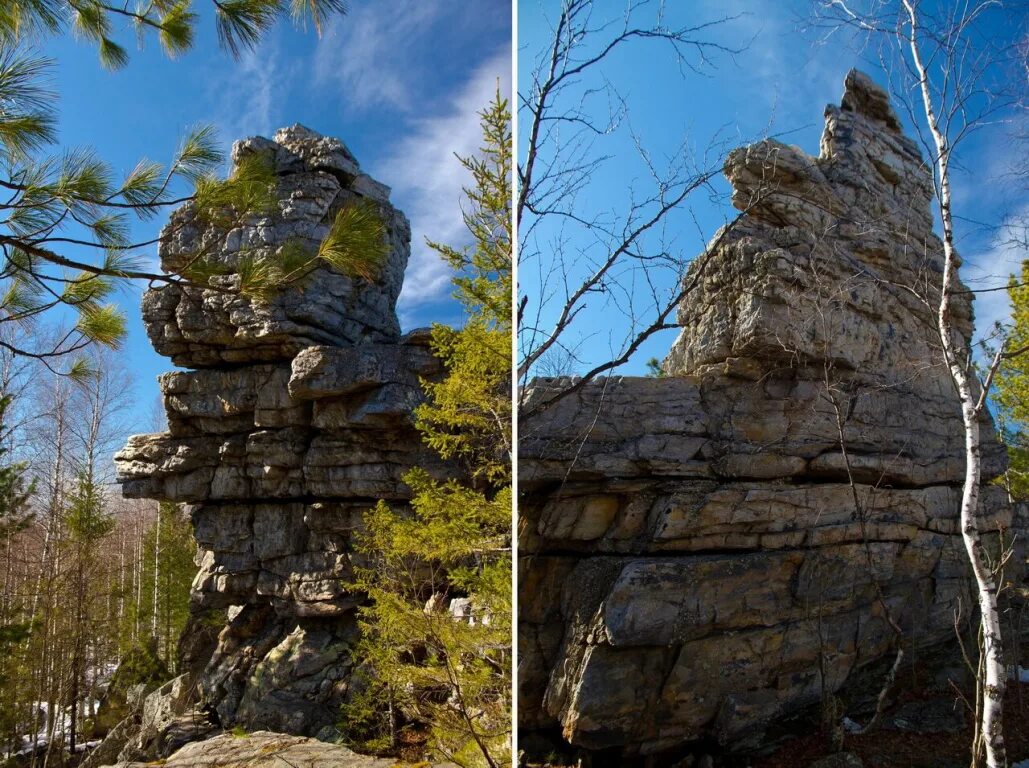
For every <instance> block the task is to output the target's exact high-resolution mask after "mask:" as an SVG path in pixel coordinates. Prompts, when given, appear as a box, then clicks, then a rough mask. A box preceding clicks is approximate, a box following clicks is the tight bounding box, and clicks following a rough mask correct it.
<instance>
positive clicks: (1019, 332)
mask: <svg viewBox="0 0 1029 768" xmlns="http://www.w3.org/2000/svg"><path fill="white" fill-rule="evenodd" d="M1027 281H1029V262H1023V263H1022V274H1021V276H1020V278H1019V279H1018V280H1016V279H1015V278H1014V276H1013V277H1012V278H1011V281H1010V283H1009V287H1008V296H1009V297H1010V298H1011V308H1012V327H1011V329H1010V331H1009V333H1008V334H1007V344H1006V349H1008V350H1019V349H1022V348H1024V347H1025V346H1026V345H1029V286H1027V285H1026V283H1027ZM992 400H993V402H994V403H995V404H996V406H997V421H998V424H999V426H1000V430H1001V435H1002V436H1003V438H1004V443H1005V444H1006V445H1007V449H1008V460H1009V462H1010V463H1009V467H1008V471H1007V473H1005V476H1004V477H1003V478H1001V481H1002V482H1004V483H1005V485H1007V487H1008V491H1009V492H1010V493H1011V495H1012V496H1013V497H1015V498H1017V499H1022V500H1025V499H1029V438H1027V432H1026V430H1027V428H1029V354H1021V355H1017V356H1015V357H1010V358H1007V359H1005V360H1004V361H1003V362H1002V363H1001V367H1000V368H999V369H998V371H997V375H996V378H995V379H994V389H993V393H992Z"/></svg>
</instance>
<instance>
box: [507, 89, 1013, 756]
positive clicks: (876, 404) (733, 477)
mask: <svg viewBox="0 0 1029 768" xmlns="http://www.w3.org/2000/svg"><path fill="white" fill-rule="evenodd" d="M725 172H726V176H727V177H728V178H729V180H730V182H731V183H732V185H733V202H734V204H735V205H736V207H737V208H739V209H740V210H741V211H744V212H745V213H744V215H743V216H742V217H741V219H740V220H739V222H738V223H737V224H736V225H735V226H733V227H732V228H730V229H727V230H723V231H722V232H720V233H718V235H716V237H715V239H714V241H713V242H712V244H711V246H710V247H709V249H708V252H707V254H706V255H702V256H699V257H698V258H697V259H696V260H695V261H694V262H693V264H692V266H691V268H690V272H689V274H688V275H687V276H686V280H687V281H688V282H694V281H695V283H696V288H695V289H694V290H693V291H692V292H691V293H690V294H689V295H688V296H687V298H686V299H685V300H684V301H683V303H682V304H681V305H680V308H679V322H680V325H681V326H682V331H681V333H680V336H679V338H678V340H677V341H676V342H675V345H674V347H673V348H672V350H671V352H670V354H669V356H668V358H667V359H666V360H665V362H664V370H665V373H666V375H665V376H663V377H658V378H629V377H625V378H612V379H607V380H599V381H593V382H589V383H588V384H586V385H585V386H583V387H581V388H580V389H579V390H578V391H576V392H574V393H573V394H571V395H569V396H567V397H565V398H564V399H561V400H558V401H557V402H556V403H555V404H553V405H551V406H550V407H548V408H546V409H545V410H544V411H543V412H542V414H541V415H540V416H538V417H535V420H534V421H533V422H532V423H531V424H524V423H523V424H522V425H521V426H522V428H521V433H522V435H523V437H522V439H521V441H520V445H519V483H520V490H521V497H520V499H519V505H520V514H521V518H522V525H521V526H520V540H519V554H520V557H521V561H520V562H521V566H520V570H519V578H520V582H521V583H520V585H519V595H520V602H519V607H520V614H519V628H518V632H519V649H520V653H521V658H520V659H519V665H520V666H519V715H520V718H521V723H520V727H521V728H522V732H523V734H527V733H529V732H530V731H532V730H533V729H541V730H545V729H549V730H550V731H551V732H553V731H558V730H559V731H560V733H561V734H562V735H563V737H564V738H565V739H566V740H567V741H569V742H570V743H571V744H573V745H576V746H579V747H582V748H585V749H588V750H609V749H610V750H615V751H617V752H621V753H622V754H623V755H626V756H643V755H654V754H660V753H662V752H665V751H671V750H676V749H681V748H682V746H683V745H684V744H686V743H689V742H704V743H710V742H712V741H714V742H717V743H719V744H720V745H721V747H722V749H723V750H725V751H731V750H740V751H746V750H748V749H751V748H753V747H754V746H756V745H757V744H758V743H759V742H760V739H761V737H762V734H763V733H764V731H765V729H766V728H767V727H768V726H769V725H770V724H772V723H774V722H775V721H777V720H781V719H783V718H786V717H788V716H790V715H794V714H796V713H798V712H800V711H801V710H803V709H804V708H805V707H808V706H811V705H816V704H817V703H818V702H819V701H820V698H821V696H822V694H823V689H824V688H827V689H828V690H831V691H834V692H837V691H838V692H841V695H846V691H847V689H848V688H847V687H848V685H850V684H851V683H853V682H854V681H857V680H859V679H860V678H861V675H862V674H864V671H865V670H866V669H867V668H869V667H870V665H873V664H874V663H875V662H876V661H878V660H880V659H883V658H884V657H886V656H888V655H890V654H891V653H892V651H893V647H894V634H893V632H892V630H891V629H890V626H889V622H888V621H887V620H886V617H885V615H884V609H885V610H888V611H889V614H890V616H891V617H892V618H894V620H896V621H897V622H898V623H899V624H900V626H901V628H902V629H903V631H904V633H905V635H904V642H905V643H907V644H908V645H909V646H915V647H926V646H931V645H934V644H940V643H944V642H948V641H952V640H953V626H952V623H953V615H954V611H955V610H956V609H957V607H958V606H959V604H960V605H964V606H967V605H970V604H972V602H973V601H971V600H970V593H969V590H970V581H969V576H970V574H969V569H968V566H967V563H966V560H965V556H964V548H963V543H962V540H961V537H960V529H959V520H958V511H959V506H960V495H961V483H962V480H963V475H964V446H963V429H962V423H961V415H960V410H959V408H958V404H957V399H956V397H955V395H954V392H953V386H952V384H951V382H950V379H949V375H948V372H947V370H946V368H945V366H944V365H942V363H941V360H942V359H941V356H940V351H939V349H938V347H939V342H938V339H937V341H936V342H935V343H934V342H933V337H934V334H935V331H934V327H935V326H934V318H933V315H932V310H931V309H930V308H929V307H928V306H927V305H926V304H924V303H923V302H922V301H920V300H919V298H918V297H916V296H915V295H913V293H912V292H911V291H910V290H906V289H905V286H906V287H908V288H911V287H916V286H919V285H925V284H929V285H931V284H932V280H931V277H932V275H934V274H938V273H939V271H940V269H941V268H942V267H941V265H942V251H941V244H940V241H939V239H938V238H937V237H936V236H935V235H934V234H933V232H932V216H931V214H930V200H931V195H932V187H931V180H930V178H929V175H928V172H927V170H926V168H925V165H924V163H923V162H922V159H921V157H920V156H919V153H918V150H917V147H916V146H915V144H914V143H913V142H912V141H911V140H910V139H908V138H907V137H905V136H903V135H902V134H901V132H900V124H899V122H898V121H897V119H896V116H895V114H894V113H893V111H892V108H891V107H890V105H889V100H888V98H887V96H886V94H885V92H883V91H882V90H881V89H880V88H878V86H876V85H875V84H874V83H872V81H871V80H870V79H869V78H868V77H867V76H865V75H862V74H861V73H858V72H852V73H851V74H850V75H848V77H847V81H846V86H845V94H844V97H843V99H842V104H841V105H840V106H838V107H837V106H829V107H828V108H827V109H826V127H825V133H824V135H823V138H822V146H821V153H820V154H819V156H818V157H811V156H809V155H807V154H806V153H804V152H803V151H802V150H800V149H797V148H796V147H789V146H786V145H783V144H780V143H778V142H774V141H765V142H761V143H759V144H756V145H754V146H750V147H746V148H743V149H739V150H736V151H735V152H733V153H731V154H730V155H729V157H728V160H727V162H726V166H725ZM928 298H929V300H930V304H929V306H931V301H932V296H931V294H930V295H929V296H928ZM953 309H954V313H955V316H956V318H957V320H958V328H959V332H960V333H961V334H962V338H960V339H957V341H958V343H961V344H967V343H968V336H969V334H970V332H971V327H972V315H971V304H970V302H969V300H968V297H967V296H961V297H959V298H958V299H957V300H956V301H955V304H954V307H953ZM567 385H568V382H567V381H563V380H553V379H541V380H537V381H536V382H534V383H533V384H532V385H530V389H529V391H528V392H527V393H526V396H527V398H528V401H529V403H530V407H531V404H532V403H545V402H547V401H548V400H550V399H551V397H552V396H553V394H554V393H555V392H556V391H559V390H561V389H563V388H565V387H567ZM834 401H835V402H834ZM837 411H838V413H839V417H838V416H837ZM981 426H982V435H983V481H984V483H988V481H989V480H991V479H992V478H994V477H996V476H997V475H999V474H1000V473H1001V472H1003V471H1004V469H1005V467H1006V461H1007V459H1006V455H1005V452H1004V449H1003V446H1002V445H1001V444H1000V443H999V441H998V440H997V438H996V432H995V430H994V427H993V424H992V422H991V420H990V418H989V416H988V415H985V414H984V416H983V419H982V425H981ZM841 427H842V432H843V437H844V443H845V445H846V447H847V452H846V455H844V452H843V451H842V450H841V444H840V429H841ZM852 483H853V485H852ZM980 503H981V508H980V514H981V515H982V519H983V523H982V526H983V529H984V530H989V531H991V535H990V537H989V538H991V539H994V540H995V539H996V537H995V532H996V531H997V530H999V529H1000V530H1004V531H1006V532H1008V535H1011V534H1018V535H1019V538H1020V539H1024V538H1025V534H1026V533H1027V532H1029V531H1027V529H1029V519H1027V517H1026V514H1025V509H1024V508H1022V507H1020V506H1013V505H1011V504H1009V503H1008V500H1007V497H1006V494H1005V493H1004V492H1003V491H1002V489H1001V488H999V487H997V486H994V485H990V484H986V485H984V486H983V489H982V494H981V502H980ZM1014 559H1017V558H1014ZM823 676H824V679H823Z"/></svg>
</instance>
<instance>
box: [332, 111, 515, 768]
mask: <svg viewBox="0 0 1029 768" xmlns="http://www.w3.org/2000/svg"><path fill="white" fill-rule="evenodd" d="M480 117H481V124H482V129H483V145H482V148H481V151H480V154H479V155H478V156H476V157H468V158H461V161H462V163H463V164H464V166H465V168H466V169H467V170H468V171H469V173H470V174H471V176H472V179H473V182H474V184H473V186H471V187H469V188H467V189H465V195H466V205H465V206H464V207H465V211H466V212H465V214H464V219H465V224H466V226H467V228H468V231H469V232H470V234H471V236H472V240H473V242H474V245H473V246H471V247H468V248H453V247H450V246H446V245H441V244H438V243H430V245H431V246H432V247H433V248H435V249H436V251H437V252H439V253H440V255H441V256H442V257H443V258H444V259H445V260H446V261H447V263H448V264H450V265H451V266H452V267H453V268H454V270H455V271H456V273H457V276H456V277H455V278H454V281H453V282H454V287H455V296H456V297H457V299H458V300H459V301H460V302H461V304H462V305H463V307H464V309H465V312H466V322H465V325H464V326H463V327H462V328H460V329H455V328H450V327H447V326H444V325H435V326H434V327H433V332H432V343H433V349H434V351H435V353H436V355H437V356H438V357H439V358H440V359H441V360H442V361H443V364H444V368H445V376H444V378H443V379H442V380H441V381H438V382H424V388H425V392H426V395H427V399H426V402H425V403H423V404H422V405H421V406H419V407H418V409H417V410H416V414H415V415H416V425H417V427H418V429H419V431H420V432H421V434H422V437H423V440H424V441H425V443H426V444H427V445H429V446H431V447H432V448H433V449H434V450H435V451H436V452H437V453H438V454H439V455H440V456H442V457H443V458H445V459H451V460H453V461H455V462H458V463H460V464H462V465H463V466H464V467H465V469H466V470H467V475H468V478H469V479H468V482H458V481H457V480H450V481H447V482H439V481H437V480H434V479H432V478H431V477H430V476H429V474H428V473H427V472H425V471H424V470H421V469H413V470H411V471H410V472H408V473H407V474H406V476H405V478H404V480H405V482H406V483H407V484H408V485H409V486H410V487H411V488H412V489H413V491H414V498H413V499H412V501H411V510H410V511H409V512H408V511H405V510H398V509H394V508H391V507H390V506H389V505H387V504H386V503H385V502H380V503H379V504H378V505H377V506H376V507H375V508H374V509H373V510H371V511H370V512H369V513H368V514H367V515H366V516H365V525H366V531H365V533H364V534H363V535H360V536H358V538H357V548H358V550H359V552H360V553H361V554H362V555H363V556H364V558H365V561H364V562H365V563H366V565H365V566H364V567H359V568H357V569H356V579H355V583H354V584H353V585H351V587H352V588H354V589H359V590H362V591H364V592H366V593H367V594H368V596H369V598H370V603H369V604H368V605H367V606H366V607H364V608H362V609H361V612H360V616H361V625H362V628H363V631H364V639H363V641H362V646H361V651H362V653H363V655H364V657H365V658H366V659H367V665H366V666H367V668H368V669H369V670H370V672H369V674H368V675H367V680H365V682H364V688H363V689H362V690H363V693H362V694H361V695H357V696H355V697H354V700H353V701H352V702H351V703H350V704H349V705H348V706H347V707H346V709H345V711H344V718H343V723H342V728H343V730H344V732H345V733H346V734H347V735H348V736H349V738H350V739H351V740H353V741H358V742H362V740H363V745H364V746H375V747H379V748H389V747H395V746H396V744H397V740H398V736H399V733H398V731H400V730H401V729H403V728H410V729H412V730H414V731H418V730H419V729H425V730H427V731H428V735H429V747H430V749H431V750H432V751H433V752H434V753H435V755H436V756H437V757H440V758H442V759H445V760H449V761H451V762H454V763H457V764H458V765H461V766H491V767H494V766H500V765H506V764H507V763H508V762H509V761H510V754H511V744H510V739H511V713H510V710H511V682H512V658H511V629H512V624H511V502H512V498H511V259H512V252H511V234H512V233H511V133H510V119H511V118H510V112H509V110H508V105H507V101H506V100H505V99H502V98H501V96H500V94H499V92H498V93H497V96H496V98H495V99H494V101H493V102H492V103H491V104H490V106H489V107H488V108H487V109H486V110H485V111H483V112H482V113H481V114H480Z"/></svg>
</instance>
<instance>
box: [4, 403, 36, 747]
mask: <svg viewBox="0 0 1029 768" xmlns="http://www.w3.org/2000/svg"><path fill="white" fill-rule="evenodd" d="M11 402H12V399H11V396H10V395H3V396H0V544H4V543H5V542H7V540H8V539H9V538H10V537H12V536H15V535H16V534H17V533H18V532H19V531H21V530H23V529H24V528H25V527H26V526H27V525H28V524H29V523H30V522H31V520H32V515H31V513H30V512H29V511H28V500H29V497H30V496H31V494H32V491H33V487H32V484H31V483H29V482H27V481H26V478H25V474H26V472H27V469H28V467H27V465H26V464H24V463H20V462H15V463H10V462H9V461H8V460H7V455H8V453H9V452H10V449H9V448H8V447H7V441H8V438H9V433H8V431H7V428H6V422H5V416H6V415H7V413H8V409H9V408H10V406H11ZM3 618H4V619H5V621H4V623H3V625H0V700H4V701H16V700H18V699H17V698H16V697H17V696H18V693H17V691H18V689H19V687H20V686H21V685H22V684H23V681H24V679H25V675H24V672H25V669H24V662H23V660H22V659H21V658H20V656H19V654H17V653H13V652H12V651H13V649H15V648H17V647H19V646H20V645H21V644H22V643H23V642H24V640H25V638H26V637H27V636H28V632H29V628H30V622H29V621H23V620H17V621H12V620H11V617H7V616H4V617H3ZM16 724H17V713H16V712H14V711H12V708H8V707H0V733H10V732H11V728H13V727H14V726H15V725H16Z"/></svg>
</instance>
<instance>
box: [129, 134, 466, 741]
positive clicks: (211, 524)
mask: <svg viewBox="0 0 1029 768" xmlns="http://www.w3.org/2000/svg"><path fill="white" fill-rule="evenodd" d="M254 152H257V153H264V154H266V155H267V156H268V157H269V158H270V160H271V162H272V163H273V165H274V168H275V172H276V175H277V177H278V198H279V203H278V210H277V211H276V212H274V213H273V214H272V215H269V216H265V217H259V218H255V219H253V220H251V221H248V222H247V223H246V224H245V225H243V226H241V227H239V228H237V229H234V230H233V231H230V232H227V233H226V232H223V231H218V230H217V229H215V228H214V227H213V226H211V225H207V224H204V223H202V222H200V221H198V220H197V219H196V217H195V215H194V212H193V210H192V209H191V208H190V207H189V206H186V207H184V208H182V209H180V210H179V211H177V212H176V213H175V214H174V215H173V216H172V219H171V221H170V223H169V224H168V226H167V227H166V228H165V230H164V235H165V236H164V238H163V242H162V246H161V251H160V256H161V260H162V265H163V266H164V267H165V268H166V269H172V268H174V267H176V266H181V264H182V262H183V260H185V259H187V258H192V257H193V256H192V255H195V254H197V253H201V252H202V253H205V254H206V257H207V258H211V259H214V260H216V261H217V262H219V263H220V264H221V265H223V266H225V267H228V268H229V270H230V274H228V275H226V276H224V277H219V278H215V279H216V280H219V281H221V282H222V284H221V286H220V287H225V286H230V287H231V286H232V285H238V281H239V276H238V275H236V274H232V273H231V270H233V269H235V268H236V266H237V265H238V263H239V262H240V261H241V259H242V258H243V255H244V254H249V255H251V256H252V255H253V254H255V253H256V254H267V253H270V252H274V251H275V249H277V248H280V247H282V246H283V245H284V244H285V243H287V242H292V243H294V244H295V243H296V242H297V241H298V240H299V241H300V242H301V243H307V244H309V245H310V246H311V248H314V247H316V246H317V244H318V243H319V242H320V241H321V240H322V239H323V238H324V236H325V235H326V234H327V232H328V228H329V224H330V223H331V222H332V220H333V218H334V216H335V214H336V212H337V211H338V210H340V208H341V207H342V206H345V205H347V204H349V203H350V202H352V201H354V200H357V199H364V200H369V201H371V202H373V203H374V204H375V205H376V206H377V208H378V211H379V213H380V215H381V216H382V218H383V220H384V222H385V224H386V229H387V231H388V238H389V246H390V247H389V253H388V255H387V257H386V260H385V263H384V264H383V266H382V268H381V270H380V273H379V275H378V278H377V279H376V280H366V279H362V278H356V277H350V276H347V275H345V274H342V273H340V272H338V271H336V270H334V269H333V268H331V267H330V266H328V265H327V264H323V265H321V266H319V267H318V268H317V269H315V270H314V271H313V272H312V273H311V274H309V275H308V276H307V277H306V279H304V280H302V281H300V282H299V283H292V284H289V285H286V286H283V287H282V289H281V290H279V291H278V292H277V293H276V295H275V296H274V297H272V298H270V299H268V300H262V301H258V300H252V299H250V298H247V297H246V296H243V295H240V294H239V293H238V292H235V293H234V292H226V291H224V290H217V288H216V287H212V288H204V289H201V288H198V287H190V286H184V285H167V286H161V287H157V288H152V289H150V290H148V291H147V292H146V294H145V296H144V299H143V316H144V320H145V323H146V327H147V331H148V333H149V335H150V338H151V340H152V342H153V344H154V347H155V348H156V349H157V350H158V351H159V352H160V353H161V354H163V355H166V356H168V357H170V358H171V359H172V361H173V362H175V363H176V364H177V365H179V366H185V367H188V368H190V369H191V370H185V371H183V370H178V371H174V372H171V373H167V374H164V375H162V376H161V377H160V387H161V393H162V396H163V399H164V404H165V408H166V411H167V416H168V431H166V432H164V433H161V434H150V435H136V436H134V437H132V438H131V439H130V440H129V442H128V445H126V446H125V448H123V449H122V450H121V452H120V453H119V454H118V455H117V457H116V462H117V467H118V472H119V480H120V482H121V483H122V489H123V492H124V494H125V495H126V496H130V497H144V498H153V499H161V500H165V501H170V502H178V503H182V504H184V505H186V508H187V509H188V510H189V512H190V514H191V516H192V520H193V525H194V532H195V536H196V539H197V543H198V544H199V548H200V555H199V566H200V572H199V574H198V575H197V577H196V580H195V582H194V584H193V591H192V596H191V607H190V609H191V615H192V618H191V621H190V625H189V626H188V627H187V630H186V632H185V634H184V635H183V639H182V644H181V652H182V654H183V656H184V657H185V661H186V663H187V664H188V666H189V669H190V676H189V682H190V685H191V686H193V688H194V691H195V693H196V697H197V698H198V700H199V704H200V705H201V706H203V707H206V708H207V709H208V710H209V711H213V712H215V713H216V714H217V719H218V720H219V721H220V724H221V725H222V726H226V727H227V726H231V725H233V724H239V725H242V726H244V727H245V728H248V729H253V728H265V729H270V730H275V731H284V732H287V733H292V734H307V735H314V734H317V733H318V732H319V731H320V730H322V729H324V728H326V727H330V726H332V725H333V724H334V723H335V722H336V721H337V720H338V718H339V707H340V704H341V703H342V702H344V701H345V700H346V697H347V692H348V689H349V683H350V677H351V672H352V670H353V669H354V668H355V666H356V665H357V664H359V663H360V659H355V658H354V657H353V655H352V652H351V651H352V647H353V644H354V643H355V641H356V640H357V635H358V628H357V623H356V619H355V615H354V609H355V606H356V605H357V600H358V596H355V595H352V594H350V593H349V592H348V591H347V589H346V586H345V584H346V582H347V581H348V580H349V578H350V577H351V575H352V565H353V562H352V556H353V553H352V546H351V535H352V533H353V531H354V530H355V528H357V527H358V526H360V524H361V517H362V513H363V512H364V511H365V510H367V509H368V508H369V507H371V506H373V505H374V504H375V503H376V501H377V500H379V499H387V500H390V501H391V502H396V503H398V504H403V502H404V501H405V500H406V499H408V498H409V497H410V490H409V489H408V488H407V487H406V486H405V485H404V483H403V482H402V480H401V476H402V475H403V473H404V472H405V471H406V470H407V469H409V468H411V467H412V466H415V465H417V466H419V467H425V468H426V469H428V470H429V471H430V472H431V473H434V474H437V475H439V476H453V475H454V474H455V470H454V468H452V467H445V466H442V465H441V464H440V461H439V459H438V457H436V456H435V455H434V454H433V453H432V452H431V451H429V450H428V449H426V448H424V447H423V445H422V442H421V440H420V439H419V435H418V433H417V431H416V430H415V428H414V426H413V423H412V410H413V408H414V407H415V406H416V405H417V404H418V403H419V402H420V401H421V398H422V389H421V384H420V379H421V378H432V377H434V376H435V375H436V374H437V373H438V372H439V363H438V361H437V360H436V359H435V358H434V357H433V355H432V354H431V352H430V350H429V347H428V334H427V333H425V332H412V333H410V334H407V335H406V336H401V335H400V330H399V325H398V322H397V317H396V314H395V309H394V307H395V303H396V300H397V296H398V294H399V292H400V287H401V282H402V278H403V273H404V268H405V265H406V263H407V259H408V253H409V240H410V229H409V226H408V223H407V220H406V218H405V217H404V215H403V214H402V213H401V212H400V211H398V210H396V209H394V208H393V207H392V206H391V205H390V203H389V190H388V189H387V188H386V187H384V186H383V185H381V184H379V183H378V182H376V181H374V180H372V179H370V178H369V177H368V176H367V175H365V174H363V173H362V172H361V170H360V168H359V166H358V164H357V161H356V160H355V159H354V157H353V155H352V154H351V153H350V152H349V151H348V150H347V148H346V147H345V146H344V145H343V144H342V142H340V141H338V140H336V139H330V138H324V137H322V136H319V135H317V134H315V133H313V132H311V131H309V130H307V129H304V128H302V127H300V126H294V127H292V128H287V129H284V130H282V131H279V132H278V133H277V134H276V135H275V138H274V141H270V140H268V139H263V138H252V139H247V140H245V141H242V142H237V143H236V145H235V146H234V147H233V158H234V160H235V161H238V160H239V158H240V157H242V156H243V155H245V154H247V153H254ZM212 627H213V629H212ZM134 759H135V758H134Z"/></svg>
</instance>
